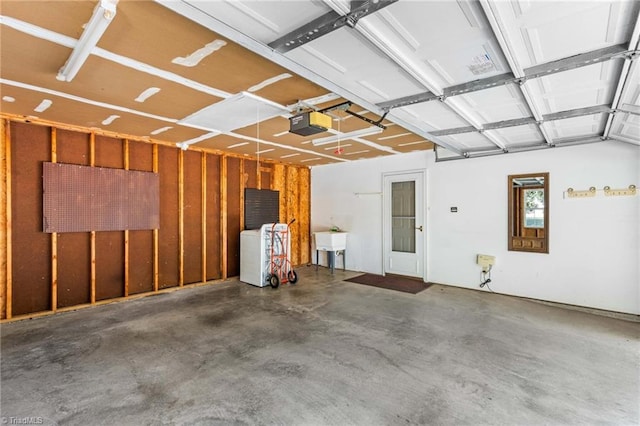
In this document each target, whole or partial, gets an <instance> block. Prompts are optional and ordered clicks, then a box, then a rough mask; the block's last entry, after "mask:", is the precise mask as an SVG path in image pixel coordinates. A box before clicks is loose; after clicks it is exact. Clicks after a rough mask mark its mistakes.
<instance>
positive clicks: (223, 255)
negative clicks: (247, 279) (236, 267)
mask: <svg viewBox="0 0 640 426" xmlns="http://www.w3.org/2000/svg"><path fill="white" fill-rule="evenodd" d="M220 272H221V274H222V279H223V280H226V279H227V156H226V155H223V156H222V157H221V158H220Z"/></svg>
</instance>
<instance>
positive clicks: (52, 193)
mask: <svg viewBox="0 0 640 426" xmlns="http://www.w3.org/2000/svg"><path fill="white" fill-rule="evenodd" d="M42 168H43V171H42V180H43V181H42V183H43V185H42V187H43V231H44V232H49V233H51V232H89V231H123V230H126V229H129V230H142V229H158V228H159V226H160V213H159V211H160V207H159V205H160V181H159V179H158V175H157V174H156V173H151V172H139V171H130V170H122V169H110V168H102V167H87V166H79V165H75V164H62V163H46V162H45V163H43V166H42Z"/></svg>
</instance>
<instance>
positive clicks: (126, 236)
mask: <svg viewBox="0 0 640 426" xmlns="http://www.w3.org/2000/svg"><path fill="white" fill-rule="evenodd" d="M122 156H123V158H124V169H125V170H129V139H125V140H124V144H123V152H122ZM127 296H129V230H128V229H125V230H124V297H127Z"/></svg>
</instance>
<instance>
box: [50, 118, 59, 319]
mask: <svg viewBox="0 0 640 426" xmlns="http://www.w3.org/2000/svg"><path fill="white" fill-rule="evenodd" d="M51 162H52V163H57V162H58V132H57V130H56V128H55V127H52V128H51ZM57 309H58V233H57V232H52V233H51V310H52V311H54V312H55V311H56V310H57Z"/></svg>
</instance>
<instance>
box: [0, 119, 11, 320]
mask: <svg viewBox="0 0 640 426" xmlns="http://www.w3.org/2000/svg"><path fill="white" fill-rule="evenodd" d="M10 127H11V122H10V121H9V120H4V119H0V158H1V160H0V176H2V182H1V183H0V319H4V318H7V306H8V304H9V302H8V299H10V295H11V291H10V290H9V287H10V285H11V284H10V266H9V264H10V257H11V256H10V251H11V248H10V244H11V239H10V238H8V234H9V218H10V216H11V215H10V207H11V204H10V202H9V200H8V194H9V187H8V184H10V183H11V177H10V176H9V172H8V170H7V167H8V163H9V158H10V156H11V151H10V149H9V137H10V134H9V128H10Z"/></svg>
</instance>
